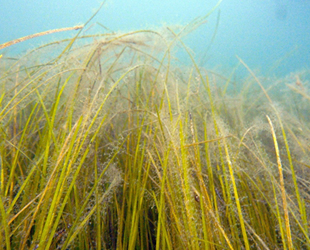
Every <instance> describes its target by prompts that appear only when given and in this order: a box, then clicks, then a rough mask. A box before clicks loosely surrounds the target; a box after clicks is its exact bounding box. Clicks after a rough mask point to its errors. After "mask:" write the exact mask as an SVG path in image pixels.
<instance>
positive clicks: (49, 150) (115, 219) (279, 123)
mask: <svg viewBox="0 0 310 250" xmlns="http://www.w3.org/2000/svg"><path fill="white" fill-rule="evenodd" d="M204 20H205V19H204V18H202V19H196V20H194V21H193V22H192V23H190V25H188V26H185V27H183V28H182V27H181V28H178V29H177V28H173V29H172V28H167V27H165V28H162V29H160V30H139V31H134V32H129V33H109V34H107V33H104V34H96V35H85V34H84V35H83V34H82V33H79V34H78V35H77V36H75V37H74V38H70V39H64V40H59V41H56V42H52V43H49V44H46V45H42V46H40V47H37V48H35V49H33V50H31V51H28V52H27V53H25V54H23V55H20V56H18V57H14V58H12V57H8V56H6V55H5V54H4V55H3V56H2V57H1V58H0V72H1V74H0V157H1V159H0V214H1V217H0V223H1V226H0V248H1V249H7V250H9V249H156V250H159V249H210V250H212V249H272V250H274V249H289V250H291V249H308V250H309V249H310V237H309V230H310V228H309V226H310V225H309V217H310V162H309V156H310V126H309V125H310V92H309V79H310V72H309V71H306V70H305V71H301V72H298V74H291V75H289V76H287V77H286V78H281V79H279V78H276V77H261V76H259V75H257V74H256V73H255V72H254V71H253V70H252V69H250V68H249V66H248V65H247V64H246V63H245V62H243V60H242V59H239V62H240V63H239V65H237V66H236V68H237V67H243V68H244V69H246V70H247V72H248V75H247V76H246V77H242V78H240V77H239V78H238V77H235V73H234V72H235V69H233V70H232V71H231V73H229V74H228V75H223V74H220V73H218V72H216V71H212V70H208V69H206V68H202V67H199V65H198V63H197V62H196V61H195V59H194V55H193V53H192V52H191V50H190V48H188V47H186V45H185V44H184V43H183V40H182V39H183V37H184V36H185V35H187V34H188V33H189V32H190V31H192V30H193V29H195V28H196V27H197V26H199V25H200V24H201V23H203V22H204ZM15 46H18V45H15ZM179 50H182V51H184V53H186V54H187V56H188V57H189V58H190V60H191V64H190V65H186V66H184V65H182V64H181V63H179V61H178V58H177V57H176V51H179Z"/></svg>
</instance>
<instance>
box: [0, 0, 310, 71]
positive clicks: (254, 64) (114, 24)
mask: <svg viewBox="0 0 310 250" xmlns="http://www.w3.org/2000/svg"><path fill="white" fill-rule="evenodd" d="M180 2H182V3H181V4H180ZM217 2H218V1H216V0H210V1H202V0H183V1H176V0H165V1H155V0H126V1H125V0H118V1H117V0H108V1H106V3H105V5H104V7H103V9H101V11H100V12H99V13H98V15H97V16H96V18H95V19H94V20H93V21H92V23H96V22H100V23H101V24H103V25H105V26H106V27H108V28H109V29H111V30H113V31H130V30H136V29H145V28H156V27H160V26H163V25H175V24H183V25H184V24H187V23H188V22H190V21H191V20H192V19H194V18H195V17H198V16H202V15H205V14H206V13H208V12H209V11H210V10H211V9H212V8H213V7H214V6H215V5H216V4H217ZM99 5H100V1H98V0H88V1H82V0H67V1H60V0H54V1H33V0H31V1H26V0H14V1H2V3H1V6H0V23H1V25H0V34H1V36H0V43H4V42H6V41H10V40H13V39H16V38H19V37H22V36H26V35H29V34H34V33H37V32H42V31H46V30H49V29H56V28H63V27H71V26H75V25H78V24H83V23H85V22H86V20H87V19H88V18H89V17H90V16H91V15H92V14H93V13H94V11H95V10H96V9H97V8H98V7H99ZM217 23H218V28H216V27H217ZM98 31H99V32H106V30H104V29H100V28H99V27H98V26H97V28H95V27H93V28H90V32H98ZM73 34H74V32H66V33H59V34H52V35H49V36H46V37H41V38H36V39H34V40H31V41H27V42H24V43H22V44H19V45H14V46H12V47H10V48H8V49H6V50H4V51H1V53H4V54H5V55H6V54H10V53H11V54H14V53H19V52H20V51H22V50H26V49H29V48H32V47H33V46H36V45H39V44H42V43H45V42H47V41H51V40H55V39H59V38H64V37H67V36H72V35H73ZM212 37H213V40H212ZM186 42H187V44H188V45H189V46H190V47H191V48H192V49H193V50H194V52H195V54H196V58H197V59H198V60H200V62H201V65H203V66H206V67H208V68H214V67H219V68H222V69H224V70H225V69H227V70H230V69H231V68H232V67H235V66H236V65H237V64H238V59H237V57H236V55H237V56H239V57H240V58H242V60H244V61H245V63H247V64H248V65H249V67H250V68H252V69H257V70H260V72H261V73H262V74H276V75H282V76H283V75H287V74H290V73H291V72H296V71H300V70H303V69H308V68H309V67H310V1H308V0H223V1H222V2H221V4H220V6H219V7H218V8H217V9H216V10H215V11H214V13H213V14H212V15H211V16H210V18H209V19H208V22H207V23H206V24H205V25H204V26H203V27H200V28H199V29H198V30H197V31H196V32H194V33H193V34H191V35H189V37H188V38H187V39H186ZM211 42H212V44H211V46H210V43H211ZM207 48H209V49H208V51H206V50H207ZM184 61H186V59H184ZM279 61H280V62H279ZM275 66H277V67H275Z"/></svg>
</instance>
